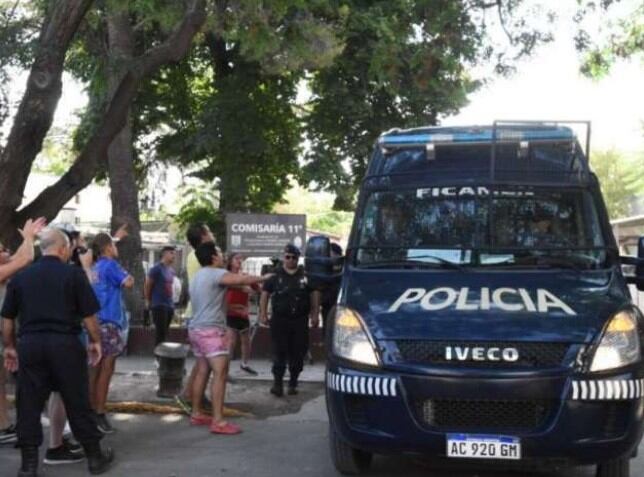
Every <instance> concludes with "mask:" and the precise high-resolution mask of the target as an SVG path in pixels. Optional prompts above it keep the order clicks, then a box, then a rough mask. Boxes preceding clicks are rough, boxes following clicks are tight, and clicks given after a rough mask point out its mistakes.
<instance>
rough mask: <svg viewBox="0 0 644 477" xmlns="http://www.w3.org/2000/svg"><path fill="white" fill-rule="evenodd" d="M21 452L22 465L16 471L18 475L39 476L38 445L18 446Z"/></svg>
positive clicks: (26, 476) (25, 476)
mask: <svg viewBox="0 0 644 477" xmlns="http://www.w3.org/2000/svg"><path fill="white" fill-rule="evenodd" d="M20 453H21V454H22V465H21V466H20V470H19V471H18V477H40V476H41V475H42V474H39V473H38V447H36V446H25V447H21V448H20Z"/></svg>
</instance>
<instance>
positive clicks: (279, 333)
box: [259, 244, 320, 397]
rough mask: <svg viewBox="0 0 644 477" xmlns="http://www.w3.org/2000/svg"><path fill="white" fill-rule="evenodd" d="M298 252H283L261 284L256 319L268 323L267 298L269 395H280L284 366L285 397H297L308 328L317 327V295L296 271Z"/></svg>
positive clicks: (290, 248)
mask: <svg viewBox="0 0 644 477" xmlns="http://www.w3.org/2000/svg"><path fill="white" fill-rule="evenodd" d="M299 258H300V249H299V248H297V247H296V246H295V245H293V244H288V245H287V246H286V247H285V248H284V256H283V262H282V264H281V265H280V266H278V268H277V270H276V272H275V275H273V276H272V277H271V278H269V279H268V280H267V281H266V282H264V288H263V290H262V296H261V299H260V310H259V312H260V315H259V319H260V321H261V322H262V323H267V322H268V313H267V311H268V299H269V297H270V298H271V303H272V314H271V315H272V316H271V320H270V326H271V340H272V345H273V379H274V383H273V387H271V393H272V394H274V395H275V396H278V397H281V396H283V395H284V385H283V382H284V374H285V372H286V366H287V364H288V370H289V383H288V393H289V394H291V395H292V394H297V380H298V377H299V375H300V373H301V372H302V368H303V367H304V357H305V356H306V352H307V350H308V346H309V318H310V320H311V326H313V327H317V326H318V324H319V308H320V305H319V303H320V296H319V292H317V291H315V290H313V289H312V288H311V287H309V285H308V283H307V281H306V277H305V276H304V269H303V268H302V267H298V265H297V262H298V259H299Z"/></svg>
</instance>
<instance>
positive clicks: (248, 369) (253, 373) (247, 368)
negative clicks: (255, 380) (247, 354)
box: [239, 364, 259, 376]
mask: <svg viewBox="0 0 644 477" xmlns="http://www.w3.org/2000/svg"><path fill="white" fill-rule="evenodd" d="M239 369H241V370H242V371H246V372H247V373H248V374H250V375H251V376H257V375H258V374H259V373H257V371H255V370H254V369H253V368H251V367H250V366H248V365H247V364H241V365H239Z"/></svg>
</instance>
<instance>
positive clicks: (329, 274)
mask: <svg viewBox="0 0 644 477" xmlns="http://www.w3.org/2000/svg"><path fill="white" fill-rule="evenodd" d="M343 264H344V257H337V258H332V257H331V241H330V240H329V238H328V237H324V236H317V237H311V238H310V239H309V240H308V242H307V243H306V253H305V254H304V271H305V272H306V276H307V279H308V281H309V285H311V286H312V287H313V288H322V287H323V286H324V285H326V284H328V283H331V282H333V281H334V280H336V279H337V278H338V277H339V275H340V274H341V273H342V265H343Z"/></svg>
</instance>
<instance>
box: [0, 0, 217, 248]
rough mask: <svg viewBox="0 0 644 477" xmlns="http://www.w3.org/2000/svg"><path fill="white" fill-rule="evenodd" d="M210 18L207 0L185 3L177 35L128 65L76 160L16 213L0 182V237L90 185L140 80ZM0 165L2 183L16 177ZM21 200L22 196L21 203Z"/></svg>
mask: <svg viewBox="0 0 644 477" xmlns="http://www.w3.org/2000/svg"><path fill="white" fill-rule="evenodd" d="M205 21H206V12H205V1H204V0H192V1H191V2H189V5H187V6H186V11H185V15H184V17H183V20H182V21H181V23H180V25H179V26H178V28H177V29H176V30H175V31H174V32H173V33H172V35H170V36H169V37H168V39H167V40H166V41H164V42H163V43H161V44H160V45H158V46H156V47H154V48H152V49H151V50H149V51H147V52H145V53H144V54H143V55H141V56H139V57H137V58H136V59H135V60H133V61H132V63H131V64H129V65H128V68H127V73H126V74H125V75H124V77H123V79H122V80H121V82H120V84H119V86H118V88H117V90H116V92H115V94H114V96H113V98H112V100H111V102H110V104H109V105H108V107H107V111H106V112H105V114H104V115H103V118H102V120H101V124H100V125H99V127H98V128H97V130H96V132H95V133H94V135H93V136H92V137H91V138H90V140H89V141H88V142H87V144H86V146H85V147H84V149H83V151H82V152H81V153H80V155H79V156H78V157H77V158H76V161H75V162H74V164H73V165H72V166H71V167H70V169H69V170H68V171H67V172H66V173H65V174H64V175H63V176H62V177H61V178H60V179H59V180H58V182H56V183H55V184H53V185H52V186H50V187H47V188H46V189H45V190H43V191H42V192H41V193H40V195H38V197H36V199H34V200H33V201H32V202H31V203H30V204H29V205H27V206H26V207H24V208H23V209H21V210H20V211H19V212H17V213H16V212H15V207H17V206H16V205H15V204H16V201H15V200H14V201H9V200H7V198H8V196H7V195H5V190H4V188H0V190H2V192H3V194H2V196H3V197H5V198H4V199H3V200H2V202H0V240H3V241H7V242H8V243H15V241H17V240H16V237H17V232H15V230H16V228H17V227H18V226H19V225H21V224H22V223H23V222H24V220H26V219H27V218H29V217H38V216H44V217H45V218H47V219H48V220H51V219H53V218H54V217H56V214H58V211H60V209H61V208H62V207H63V206H64V205H65V204H66V203H67V202H68V201H69V200H71V199H72V198H73V197H74V195H76V194H77V193H78V192H79V191H81V190H82V189H84V188H85V187H87V185H88V184H89V183H90V182H91V181H92V180H93V179H94V177H95V176H96V174H97V172H98V170H99V168H100V167H101V165H104V164H106V163H107V149H108V147H109V145H110V144H111V143H112V140H113V139H114V138H115V137H116V135H117V134H118V133H119V132H120V131H121V129H123V126H124V125H125V123H126V121H127V117H128V111H129V109H130V104H131V103H132V100H133V99H134V97H135V95H136V93H137V90H138V87H139V84H140V82H141V81H142V80H143V79H144V78H145V77H147V76H150V75H152V74H154V73H156V72H157V71H158V70H159V68H160V67H161V66H163V65H165V64H167V63H170V62H176V61H180V60H181V59H182V58H183V57H184V56H185V55H186V53H187V52H188V49H189V48H190V46H191V45H192V40H193V39H194V37H195V35H196V34H197V32H198V31H199V30H200V29H201V27H202V25H203V24H204V22H205ZM23 101H24V100H23ZM32 119H33V118H32ZM22 120H23V121H28V120H31V119H29V118H28V117H23V118H22ZM3 157H4V156H3ZM11 161H12V164H13V163H14V162H22V158H21V157H17V156H12V157H11ZM0 165H1V166H2V167H0V184H3V181H5V182H7V180H8V182H10V181H11V177H10V176H7V174H6V171H5V169H4V166H5V163H4V162H3V163H2V164H0ZM19 189H20V191H19V197H20V200H22V194H23V192H24V185H23V186H22V187H21V188H19ZM10 190H11V189H10ZM12 194H13V192H12ZM9 199H10V197H9ZM20 200H18V201H17V202H18V203H19V202H20ZM7 203H8V204H9V206H6V205H4V206H3V204H7ZM2 207H4V208H2ZM9 238H13V239H14V241H13V242H11V241H10V240H7V239H9Z"/></svg>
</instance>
